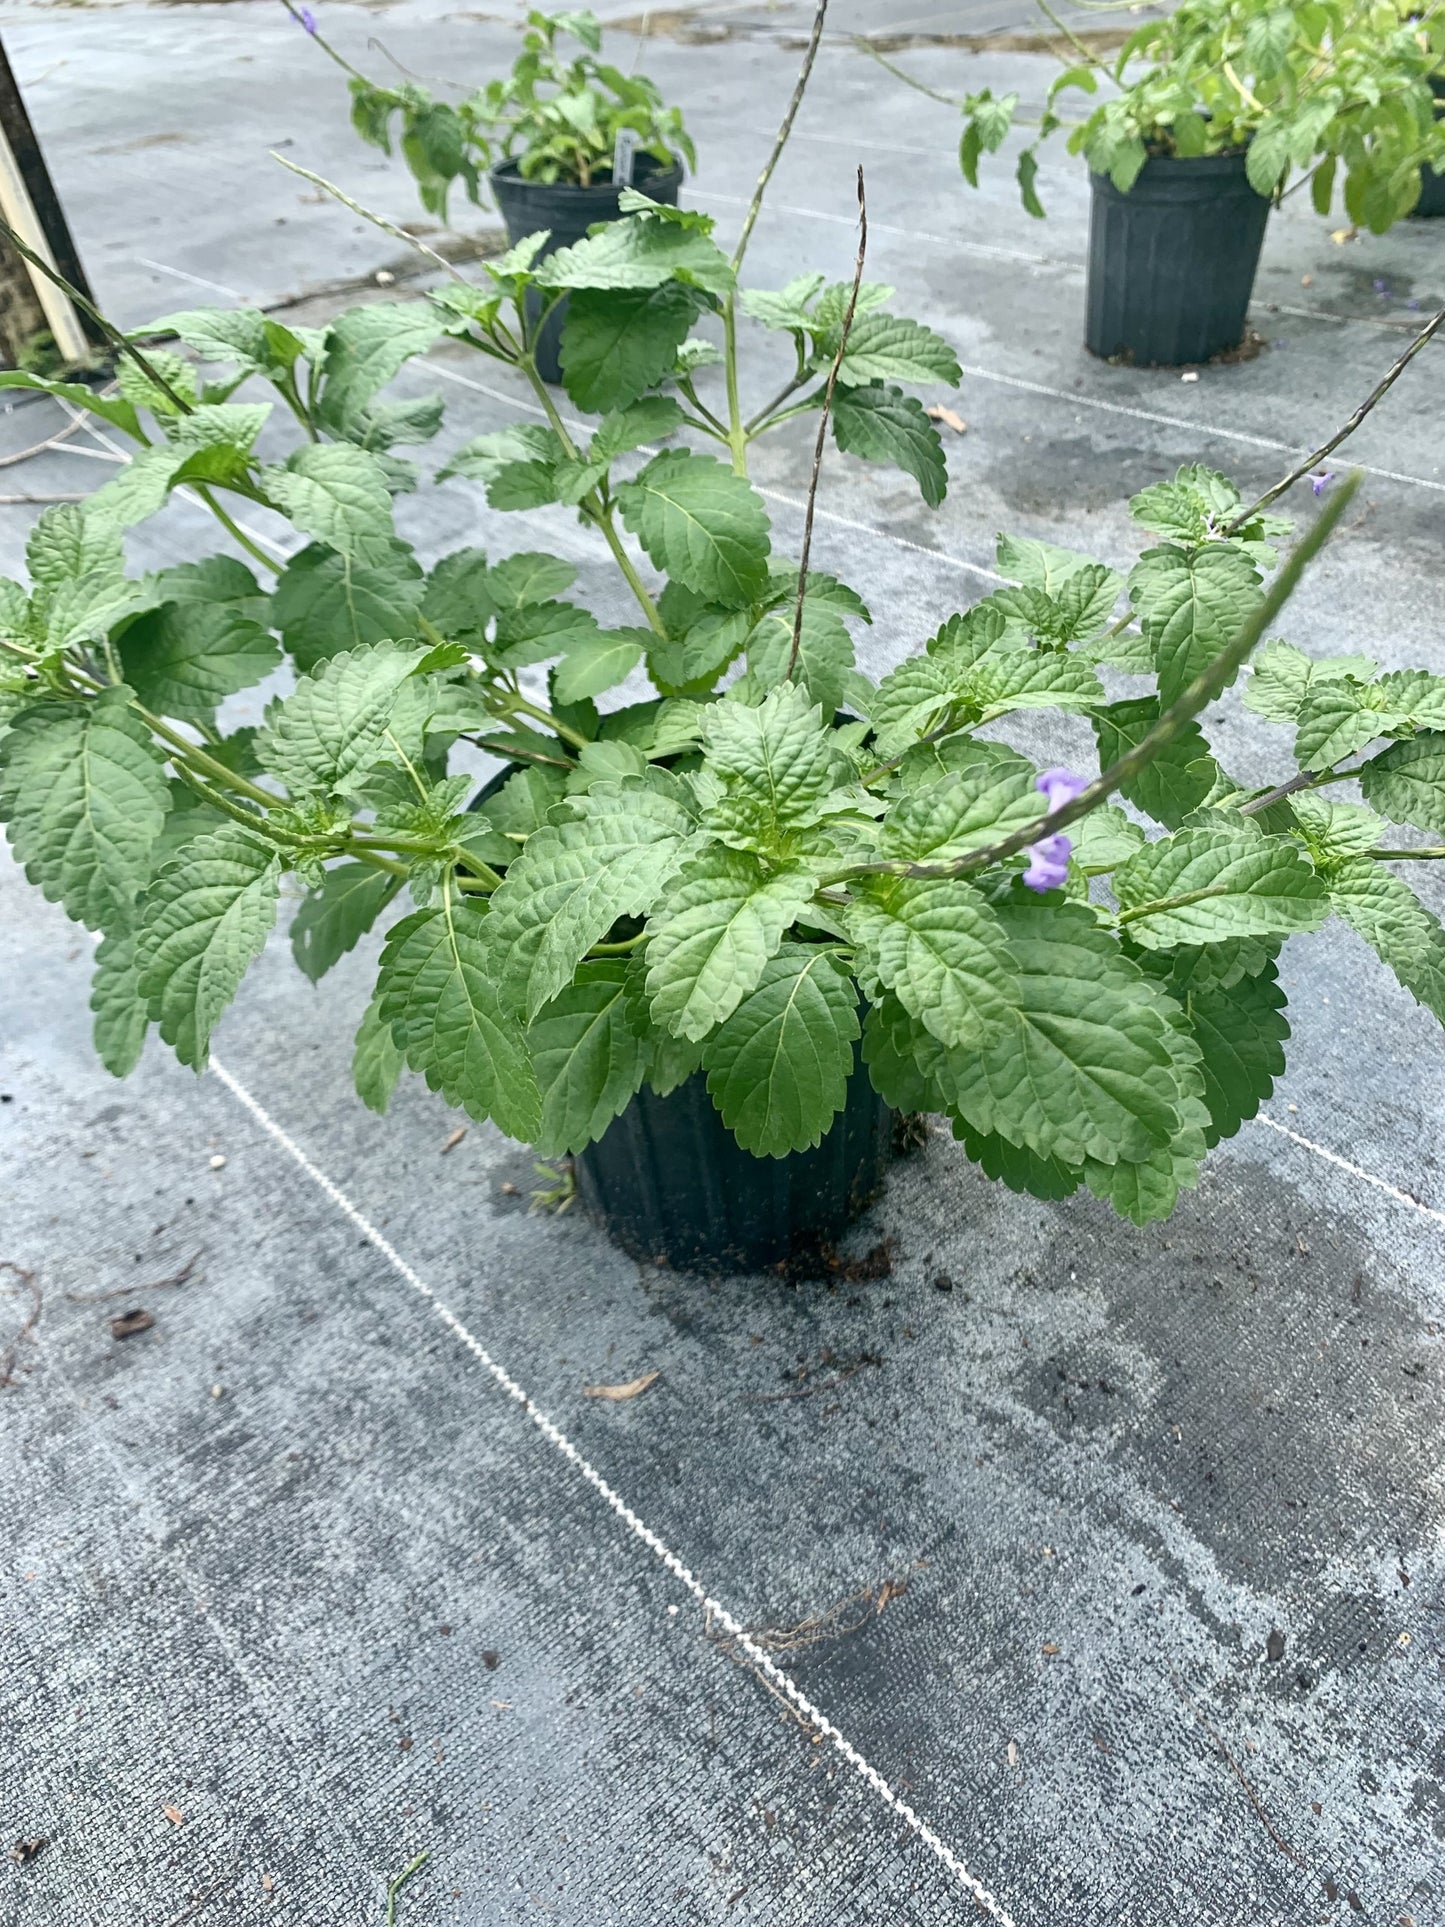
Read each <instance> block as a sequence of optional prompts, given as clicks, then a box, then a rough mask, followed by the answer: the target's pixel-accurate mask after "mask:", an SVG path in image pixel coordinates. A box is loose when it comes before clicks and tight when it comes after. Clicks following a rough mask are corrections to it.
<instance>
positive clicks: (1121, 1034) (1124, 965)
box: [947, 890, 1181, 1165]
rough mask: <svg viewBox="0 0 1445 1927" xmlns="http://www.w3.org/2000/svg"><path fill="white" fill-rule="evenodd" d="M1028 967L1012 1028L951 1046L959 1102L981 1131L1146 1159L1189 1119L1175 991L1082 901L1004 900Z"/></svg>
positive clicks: (1081, 1154) (1019, 955)
mask: <svg viewBox="0 0 1445 1927" xmlns="http://www.w3.org/2000/svg"><path fill="white" fill-rule="evenodd" d="M996 914H997V915H998V916H999V918H1000V920H1001V922H1002V924H1003V927H1004V932H1005V935H1006V937H1007V939H1008V944H1009V949H1010V950H1011V952H1012V953H1013V956H1014V960H1015V962H1016V964H1017V966H1018V970H1019V1001H1018V1007H1017V1009H1016V1011H1015V1013H1014V1015H1013V1016H1012V1018H1011V1020H1010V1023H1009V1028H1008V1030H1007V1031H1006V1033H1005V1034H1004V1036H1003V1037H1002V1038H1001V1039H1000V1040H999V1041H998V1042H997V1043H995V1044H991V1045H989V1046H988V1047H987V1048H986V1049H984V1050H982V1051H963V1050H953V1051H950V1052H948V1054H947V1080H948V1095H949V1097H950V1100H951V1104H950V1108H952V1109H956V1110H957V1111H958V1112H959V1113H960V1114H961V1115H962V1117H963V1118H964V1120H965V1121H966V1122H967V1123H968V1125H969V1126H970V1127H971V1128H972V1129H973V1130H975V1131H978V1132H981V1133H984V1134H994V1133H996V1134H998V1135H999V1136H1001V1137H1004V1138H1007V1139H1008V1141H1009V1142H1010V1143H1011V1144H1018V1145H1027V1146H1028V1147H1030V1148H1031V1149H1033V1150H1035V1151H1038V1152H1039V1153H1041V1154H1042V1155H1043V1156H1046V1157H1056V1158H1059V1159H1061V1160H1062V1161H1063V1162H1064V1163H1065V1164H1070V1165H1081V1164H1082V1163H1083V1162H1084V1160H1085V1159H1086V1158H1095V1159H1098V1160H1099V1161H1100V1162H1104V1163H1111V1162H1113V1161H1114V1160H1116V1159H1119V1158H1123V1159H1126V1160H1134V1161H1137V1160H1138V1159H1140V1158H1147V1157H1148V1156H1149V1155H1150V1154H1151V1152H1152V1151H1153V1150H1154V1148H1155V1146H1157V1145H1167V1144H1168V1143H1169V1142H1170V1141H1171V1140H1172V1139H1173V1137H1174V1136H1175V1134H1176V1132H1177V1131H1178V1130H1179V1128H1180V1102H1181V1093H1180V1081H1179V1075H1178V1072H1177V1070H1176V1067H1175V1058H1174V1051H1173V1049H1172V1048H1171V1042H1170V1038H1169V1035H1168V1033H1169V1031H1170V1028H1171V1019H1170V1011H1171V1009H1172V1007H1171V1006H1170V1005H1169V1003H1168V1000H1167V999H1166V998H1165V997H1163V996H1162V994H1161V993H1160V992H1159V991H1158V990H1157V989H1156V987H1155V986H1154V985H1153V984H1152V983H1150V982H1149V980H1148V979H1147V978H1146V977H1145V976H1144V974H1143V972H1142V971H1140V970H1139V969H1138V967H1137V966H1136V965H1135V964H1133V963H1131V962H1130V960H1129V959H1128V958H1127V957H1126V956H1125V955H1124V954H1123V952H1122V951H1121V950H1120V948H1119V946H1118V944H1117V943H1116V942H1115V941H1114V939H1113V938H1112V937H1110V936H1109V935H1108V934H1107V932H1105V931H1103V930H1101V929H1100V928H1099V926H1098V924H1097V923H1096V921H1095V919H1094V915H1093V913H1092V911H1090V910H1089V909H1087V908H1085V907H1084V906H1082V905H1079V904H1074V903H1063V902H1060V901H1058V900H1057V899H1056V898H1054V899H1050V900H1049V901H1047V902H1043V901H1029V902H1025V901H1024V900H1023V897H1022V893H1021V892H1020V891H1018V890H1015V892H1014V893H1013V894H1011V896H1010V898H1009V899H1008V900H1007V901H1006V902H1005V903H1004V904H1002V905H1000V906H997V908H996Z"/></svg>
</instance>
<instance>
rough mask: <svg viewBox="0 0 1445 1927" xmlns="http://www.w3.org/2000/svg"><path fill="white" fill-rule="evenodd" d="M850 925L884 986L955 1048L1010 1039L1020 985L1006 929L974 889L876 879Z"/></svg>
mask: <svg viewBox="0 0 1445 1927" xmlns="http://www.w3.org/2000/svg"><path fill="white" fill-rule="evenodd" d="M870 883H871V887H870V888H869V889H868V890H867V891H866V892H864V891H861V890H860V892H859V893H858V894H857V895H855V897H854V899H853V902H852V904H851V905H850V907H849V910H848V915H847V922H848V927H849V930H850V931H851V933H852V935H853V937H854V940H855V942H856V943H857V944H858V946H859V948H860V950H861V951H862V953H863V957H864V959H865V961H866V962H867V964H868V965H869V966H871V968H872V970H873V972H874V973H875V974H876V975H877V978H878V980H879V982H880V983H882V984H883V985H884V986H885V987H886V988H887V989H889V990H891V991H893V993H894V994H895V995H896V996H897V998H898V1000H899V1002H900V1003H901V1004H902V1005H903V1007H904V1009H905V1010H907V1011H909V1012H910V1013H911V1014H912V1015H913V1016H915V1017H917V1018H918V1019H919V1021H920V1022H921V1023H922V1024H923V1025H924V1026H925V1027H926V1028H927V1029H928V1030H929V1031H931V1032H932V1033H933V1035H934V1036H935V1037H936V1038H938V1040H939V1042H940V1043H942V1044H947V1045H958V1044H967V1045H983V1044H987V1043H989V1042H991V1041H992V1040H993V1039H994V1038H996V1037H998V1036H1000V1035H1001V1034H1003V1033H1004V1031H1005V1029H1006V1028H1007V1027H1008V1026H1009V1023H1010V1019H1011V1016H1012V1013H1013V1010H1014V1007H1015V1005H1016V1003H1017V1000H1018V994H1019V985H1018V976H1017V972H1016V971H1015V969H1014V962H1013V958H1012V956H1011V955H1010V952H1009V948H1008V938H1007V936H1006V934H1005V932H1004V929H1003V926H1002V924H1001V923H1000V922H999V920H998V918H997V917H996V916H995V915H994V913H993V911H992V910H991V909H990V908H989V906H988V904H987V903H986V902H985V901H984V899H983V898H982V897H981V896H980V895H979V893H978V891H977V890H975V889H974V888H973V887H972V885H971V884H968V883H965V882H963V881H962V880H961V879H960V880H957V881H948V882H945V881H939V882H933V881H926V880H924V879H921V878H916V877H893V878H888V879H886V880H884V879H871V880H870Z"/></svg>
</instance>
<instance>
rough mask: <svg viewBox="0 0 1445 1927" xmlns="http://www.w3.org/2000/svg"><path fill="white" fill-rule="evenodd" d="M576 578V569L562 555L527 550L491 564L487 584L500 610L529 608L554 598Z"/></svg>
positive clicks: (569, 586)
mask: <svg viewBox="0 0 1445 1927" xmlns="http://www.w3.org/2000/svg"><path fill="white" fill-rule="evenodd" d="M576 580H577V570H576V568H575V567H574V566H573V564H572V563H570V562H564V561H563V559H562V557H561V556H560V555H547V554H545V553H544V552H543V551H542V550H540V549H524V550H523V551H522V552H521V553H520V554H518V555H508V556H504V557H503V558H502V560H501V561H500V562H497V563H494V564H493V565H492V568H491V570H490V571H489V572H488V575H487V587H488V590H489V591H490V593H491V596H492V600H493V601H494V602H495V603H496V605H497V607H498V608H499V609H528V608H532V607H534V606H535V605H536V604H537V603H539V602H552V601H555V599H556V598H557V597H558V596H560V595H562V594H564V593H565V592H566V591H567V590H568V589H570V588H571V586H572V584H573V583H574V582H575V581H576Z"/></svg>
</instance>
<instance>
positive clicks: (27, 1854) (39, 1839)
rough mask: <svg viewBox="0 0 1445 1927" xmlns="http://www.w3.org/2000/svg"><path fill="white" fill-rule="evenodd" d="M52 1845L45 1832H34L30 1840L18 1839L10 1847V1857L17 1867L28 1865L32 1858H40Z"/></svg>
mask: <svg viewBox="0 0 1445 1927" xmlns="http://www.w3.org/2000/svg"><path fill="white" fill-rule="evenodd" d="M49 1845H50V1842H49V1841H48V1840H47V1839H46V1837H45V1835H44V1834H43V1833H37V1834H34V1835H33V1836H32V1837H31V1838H30V1839H29V1840H17V1841H16V1842H15V1845H14V1846H13V1847H12V1848H11V1849H10V1858H11V1859H12V1860H13V1861H14V1862H15V1864H16V1866H17V1867H28V1866H29V1864H30V1862H31V1861H32V1860H38V1859H39V1858H40V1856H41V1854H42V1853H44V1851H45V1849H46V1848H47V1847H48V1846H49Z"/></svg>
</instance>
